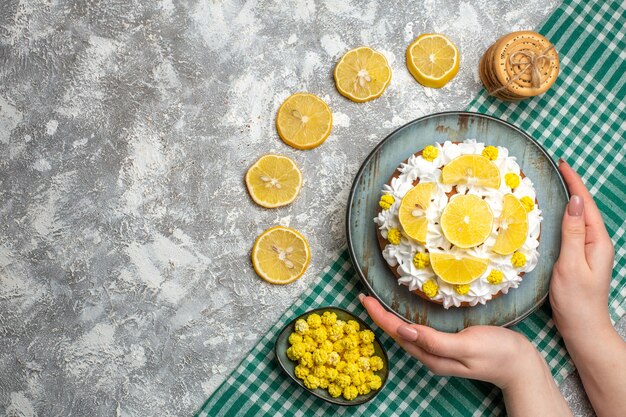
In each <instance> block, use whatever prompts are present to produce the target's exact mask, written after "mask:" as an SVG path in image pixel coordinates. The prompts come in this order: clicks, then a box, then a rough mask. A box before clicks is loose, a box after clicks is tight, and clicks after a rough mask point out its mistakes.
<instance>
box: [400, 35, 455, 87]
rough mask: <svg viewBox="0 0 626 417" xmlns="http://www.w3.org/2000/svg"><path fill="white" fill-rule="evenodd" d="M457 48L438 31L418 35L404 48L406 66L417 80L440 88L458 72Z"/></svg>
mask: <svg viewBox="0 0 626 417" xmlns="http://www.w3.org/2000/svg"><path fill="white" fill-rule="evenodd" d="M460 60H461V59H460V55H459V50H458V48H457V47H456V46H455V45H454V44H453V43H452V42H451V41H450V39H448V38H447V37H446V36H444V35H441V34H438V33H426V34H423V35H420V36H419V37H418V38H417V39H415V40H414V41H413V43H411V44H410V45H409V47H408V48H407V49H406V66H407V67H408V68H409V72H410V73H411V74H412V75H413V77H415V79H416V80H417V82H419V83H420V84H422V85H423V86H425V87H431V88H441V87H443V86H444V85H446V84H447V83H448V81H450V80H451V79H452V78H454V76H455V75H456V74H457V72H459V61H460Z"/></svg>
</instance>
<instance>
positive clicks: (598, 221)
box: [559, 159, 609, 243]
mask: <svg viewBox="0 0 626 417" xmlns="http://www.w3.org/2000/svg"><path fill="white" fill-rule="evenodd" d="M559 171H560V172H561V175H563V179H564V180H565V183H566V184H567V188H568V190H569V192H570V195H578V196H580V197H582V199H583V202H584V203H583V204H584V206H585V222H586V225H587V230H586V236H585V239H586V242H587V243H591V242H597V241H601V240H602V239H608V237H609V235H608V233H607V231H606V228H605V227H604V220H602V214H600V210H599V209H598V206H597V205H596V202H595V201H594V200H593V197H592V196H591V194H590V193H589V190H587V187H585V184H584V183H583V180H582V179H581V178H580V176H579V175H578V174H577V173H576V171H574V169H573V168H572V167H571V166H570V165H569V164H568V163H567V162H565V161H564V160H563V159H560V160H559Z"/></svg>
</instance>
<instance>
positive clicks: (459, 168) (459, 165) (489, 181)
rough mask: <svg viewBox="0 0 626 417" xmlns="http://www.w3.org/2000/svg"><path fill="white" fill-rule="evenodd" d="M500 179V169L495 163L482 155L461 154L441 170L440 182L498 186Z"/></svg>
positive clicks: (489, 186)
mask: <svg viewBox="0 0 626 417" xmlns="http://www.w3.org/2000/svg"><path fill="white" fill-rule="evenodd" d="M500 180H501V179H500V170H498V167H497V166H496V164H494V163H493V162H492V161H490V160H489V159H488V158H486V157H484V156H482V155H461V156H459V157H456V158H454V159H453V160H452V161H450V163H448V164H446V166H444V167H443V169H442V170H441V182H443V183H444V184H469V185H480V186H482V187H488V188H500Z"/></svg>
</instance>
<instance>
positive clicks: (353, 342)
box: [343, 334, 360, 350]
mask: <svg viewBox="0 0 626 417" xmlns="http://www.w3.org/2000/svg"><path fill="white" fill-rule="evenodd" d="M350 336H352V335H350ZM350 336H347V337H344V338H343V348H344V349H345V350H352V349H356V348H358V347H359V341H360V340H359V337H358V336H356V334H354V336H356V337H350Z"/></svg>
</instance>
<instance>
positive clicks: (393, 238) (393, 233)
mask: <svg viewBox="0 0 626 417" xmlns="http://www.w3.org/2000/svg"><path fill="white" fill-rule="evenodd" d="M401 238H402V233H400V231H399V230H398V229H396V228H395V227H394V228H392V229H389V231H388V232H387V241H389V243H391V244H392V245H399V244H400V239H401Z"/></svg>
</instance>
